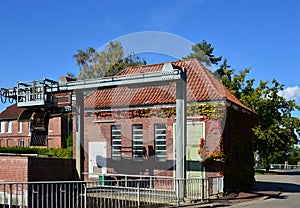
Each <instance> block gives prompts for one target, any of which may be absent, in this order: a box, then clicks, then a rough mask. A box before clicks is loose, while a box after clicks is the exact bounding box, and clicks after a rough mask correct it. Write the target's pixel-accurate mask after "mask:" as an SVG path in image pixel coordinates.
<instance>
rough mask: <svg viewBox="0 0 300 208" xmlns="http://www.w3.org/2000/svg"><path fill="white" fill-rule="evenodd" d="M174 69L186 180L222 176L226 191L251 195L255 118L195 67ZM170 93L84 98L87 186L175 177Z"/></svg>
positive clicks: (101, 93) (151, 89) (164, 89)
mask: <svg viewBox="0 0 300 208" xmlns="http://www.w3.org/2000/svg"><path fill="white" fill-rule="evenodd" d="M171 64H172V65H173V67H174V68H176V67H180V68H184V69H185V70H186V71H187V95H186V96H187V102H188V106H187V141H186V158H185V159H186V165H185V171H186V173H185V174H186V177H187V178H194V177H211V176H217V175H219V174H224V176H225V186H226V189H228V190H235V189H245V188H249V187H250V186H251V185H253V182H254V170H253V166H254V157H253V143H252V132H251V129H252V127H253V126H254V125H255V123H256V113H255V112H254V111H253V110H251V109H249V108H248V107H246V106H245V105H243V104H242V103H241V102H240V101H239V100H238V99H237V98H236V97H235V96H234V95H232V94H231V93H230V91H229V90H228V89H226V88H225V87H224V86H223V85H222V84H221V82H220V81H219V80H218V79H216V78H215V77H214V76H213V74H212V73H211V72H210V71H209V70H208V69H206V68H205V67H204V66H203V65H202V64H201V63H199V62H198V61H197V60H190V61H177V62H172V63H171ZM162 67H163V63H162V64H154V65H147V66H139V67H129V68H126V69H125V70H123V71H122V72H121V73H119V74H118V76H122V75H130V74H141V73H150V72H156V71H159V70H162ZM175 90H176V87H175V84H174V83H173V84H164V83H162V85H161V86H146V87H143V88H129V87H117V88H111V89H101V90H97V91H94V92H92V93H89V94H88V95H87V96H86V98H85V116H84V126H85V130H84V131H85V132H84V144H83V146H84V150H85V151H84V172H86V173H89V174H88V175H86V178H88V177H94V176H95V175H96V174H131V175H162V176H175V171H174V170H175V167H174V164H175V161H174V160H175V154H176V149H175V141H174V140H175V139H174V138H175V136H174V132H175V131H174V129H175V128H176V125H175V112H176V109H175V100H176V98H175V94H176V93H175ZM74 126H75V125H74ZM73 142H75V139H74V140H73ZM74 155H75V152H74ZM92 173H94V174H95V175H93V174H92Z"/></svg>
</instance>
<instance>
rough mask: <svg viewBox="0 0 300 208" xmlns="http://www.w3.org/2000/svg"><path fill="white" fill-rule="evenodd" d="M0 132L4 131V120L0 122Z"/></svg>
mask: <svg viewBox="0 0 300 208" xmlns="http://www.w3.org/2000/svg"><path fill="white" fill-rule="evenodd" d="M0 133H1V134H4V133H5V121H1V122H0Z"/></svg>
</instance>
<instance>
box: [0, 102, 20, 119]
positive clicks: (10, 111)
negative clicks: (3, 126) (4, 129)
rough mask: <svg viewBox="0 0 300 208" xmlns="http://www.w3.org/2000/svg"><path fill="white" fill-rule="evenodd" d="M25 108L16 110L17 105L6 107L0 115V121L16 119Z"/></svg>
mask: <svg viewBox="0 0 300 208" xmlns="http://www.w3.org/2000/svg"><path fill="white" fill-rule="evenodd" d="M25 110H26V108H18V107H17V104H16V103H15V104H13V105H10V106H8V107H7V108H6V109H5V110H4V111H2V112H1V113H0V120H14V119H18V117H19V115H20V114H21V113H23V112H24V111H25Z"/></svg>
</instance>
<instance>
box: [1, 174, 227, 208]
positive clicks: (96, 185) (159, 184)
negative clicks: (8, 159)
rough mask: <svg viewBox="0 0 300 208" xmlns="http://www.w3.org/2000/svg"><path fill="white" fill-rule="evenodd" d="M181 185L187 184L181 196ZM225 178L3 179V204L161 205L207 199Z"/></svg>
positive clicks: (39, 207)
mask: <svg viewBox="0 0 300 208" xmlns="http://www.w3.org/2000/svg"><path fill="white" fill-rule="evenodd" d="M178 187H184V190H183V191H184V193H185V194H184V198H179V197H178V196H179V195H178V193H179V191H182V190H178ZM222 189H223V178H222V177H220V178H208V179H185V180H183V179H182V180H178V179H173V178H151V180H150V179H140V180H137V179H134V180H130V179H127V180H126V181H125V180H124V179H122V180H106V179H105V178H103V180H101V181H84V182H82V181H75V182H74V181H71V182H68V181H64V182H26V183H25V182H24V183H19V182H0V207H9V208H11V207H22V208H23V207H24V208H29V207H30V208H71V207H72V208H73V207H74V208H94V207H95V208H98V207H99V208H102V207H103V208H104V207H105V208H110V207H111V208H121V207H162V206H164V207H165V206H169V205H178V204H180V203H182V202H184V201H189V202H190V201H202V202H204V201H207V200H208V199H209V198H210V196H212V195H215V194H218V193H220V192H222V191H223V190H222Z"/></svg>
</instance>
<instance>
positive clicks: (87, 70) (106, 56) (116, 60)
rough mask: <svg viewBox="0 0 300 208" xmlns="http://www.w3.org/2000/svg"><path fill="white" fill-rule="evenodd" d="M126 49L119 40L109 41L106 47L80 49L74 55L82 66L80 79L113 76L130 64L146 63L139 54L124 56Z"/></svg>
mask: <svg viewBox="0 0 300 208" xmlns="http://www.w3.org/2000/svg"><path fill="white" fill-rule="evenodd" d="M123 56H124V51H123V47H122V44H121V43H120V42H118V41H115V42H109V44H108V45H107V47H106V49H105V50H103V51H100V52H98V51H96V50H95V49H94V48H92V47H89V48H87V49H86V50H85V51H83V50H78V51H77V54H75V55H74V56H73V58H75V59H76V62H77V65H78V66H79V67H80V72H79V76H78V78H79V79H91V78H100V77H104V76H113V75H115V74H117V73H118V72H119V71H121V70H122V69H124V68H126V67H128V66H137V65H143V64H146V62H145V61H144V60H142V59H141V58H140V57H139V56H136V55H135V54H130V55H129V56H127V57H126V58H123Z"/></svg>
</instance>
